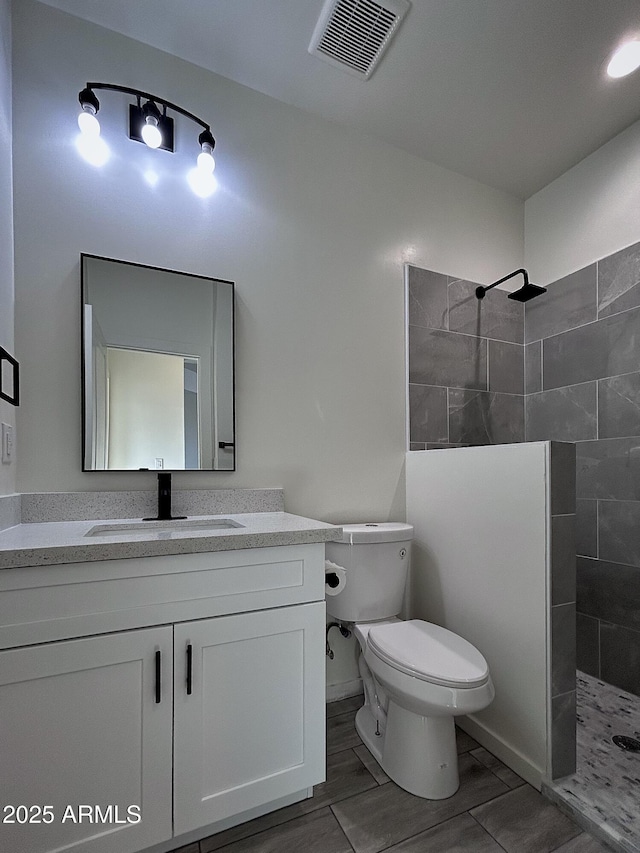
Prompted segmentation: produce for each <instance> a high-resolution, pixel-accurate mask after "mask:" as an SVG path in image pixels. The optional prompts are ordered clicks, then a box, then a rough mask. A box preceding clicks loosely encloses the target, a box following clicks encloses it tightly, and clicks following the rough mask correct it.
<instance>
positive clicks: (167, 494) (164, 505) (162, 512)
mask: <svg viewBox="0 0 640 853" xmlns="http://www.w3.org/2000/svg"><path fill="white" fill-rule="evenodd" d="M186 517H187V516H186V515H171V474H170V473H169V472H168V471H163V472H162V473H161V474H158V515H157V516H156V517H155V518H143V519H142V520H143V521H173V520H176V519H181V518H186Z"/></svg>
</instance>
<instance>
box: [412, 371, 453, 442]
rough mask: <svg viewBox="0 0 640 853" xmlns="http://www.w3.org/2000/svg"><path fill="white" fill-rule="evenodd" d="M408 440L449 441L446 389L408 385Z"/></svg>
mask: <svg viewBox="0 0 640 853" xmlns="http://www.w3.org/2000/svg"><path fill="white" fill-rule="evenodd" d="M409 438H410V441H411V442H427V441H435V442H441V441H448V440H449V436H448V420H447V389H446V388H437V387H433V386H431V385H409ZM422 449H424V446H423V448H422Z"/></svg>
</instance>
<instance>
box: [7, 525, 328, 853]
mask: <svg viewBox="0 0 640 853" xmlns="http://www.w3.org/2000/svg"><path fill="white" fill-rule="evenodd" d="M199 521H200V525H199V526H197V525H187V526H184V525H183V526H179V525H177V526H172V525H171V524H165V525H162V524H157V525H155V528H154V527H153V525H148V526H145V527H143V528H140V526H139V519H138V520H137V522H136V521H134V520H109V521H106V522H105V521H101V522H96V521H73V522H54V523H42V524H20V525H18V526H15V527H12V528H9V529H7V530H4V531H0V649H1V651H0V707H1V709H2V710H1V716H0V752H1V754H2V768H3V769H2V773H1V774H0V807H1V808H2V809H3V811H2V814H1V815H0V820H1V821H2V823H0V849H2V850H7V851H9V850H11V851H12V853H51V851H54V850H56V851H57V850H62V849H64V850H65V851H77V853H135V851H141V850H146V849H147V848H151V849H152V850H153V851H158V853H161V851H166V850H173V849H174V848H176V847H179V846H180V845H182V844H186V843H188V842H190V841H193V840H195V839H197V838H201V837H204V836H206V835H208V834H212V833H214V832H217V831H219V830H221V829H225V828H227V827H229V826H232V825H234V824H237V823H240V822H242V821H244V820H248V819H250V818H252V817H255V816H257V815H259V814H262V813H264V812H267V811H270V810H273V809H275V808H279V807H281V806H283V805H287V804H290V803H292V802H295V801H297V800H300V799H303V798H305V797H307V796H310V795H311V789H312V786H313V785H315V784H317V783H319V782H321V781H323V780H324V772H325V730H324V729H325V720H324V707H325V676H324V632H325V605H324V543H325V541H327V540H329V539H332V538H334V537H335V536H336V535H339V533H340V528H336V527H333V526H332V525H328V524H323V523H321V522H315V521H311V520H309V519H303V518H300V517H298V516H292V515H289V514H288V513H283V512H277V513H274V512H258V513H245V514H243V513H239V514H234V515H225V516H223V517H222V518H211V519H209V521H210V524H211V526H207V524H206V522H207V520H206V519H204V520H203V519H199ZM214 522H215V523H214ZM136 524H138V526H137V527H136V526H135V525H136Z"/></svg>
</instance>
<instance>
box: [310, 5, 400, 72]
mask: <svg viewBox="0 0 640 853" xmlns="http://www.w3.org/2000/svg"><path fill="white" fill-rule="evenodd" d="M410 5H411V4H410V3H409V2H408V0H384V2H382V3H377V2H375V0H328V2H327V3H325V5H324V6H323V9H322V12H321V14H320V18H319V20H318V23H317V24H316V28H315V30H314V32H313V36H312V38H311V44H310V45H309V53H312V54H314V55H315V56H318V57H319V58H320V59H324V60H325V61H326V62H329V63H331V65H335V66H337V67H338V68H342V69H343V70H345V71H349V72H350V73H351V74H356V75H357V76H358V77H364V78H365V79H366V78H369V77H370V76H371V74H372V73H373V70H374V68H375V67H376V65H377V64H378V62H379V61H380V59H381V58H382V55H383V53H384V52H385V50H386V49H387V47H388V46H389V42H390V41H391V39H392V37H393V35H394V33H395V32H396V30H397V29H398V27H399V25H400V22H401V21H402V19H403V18H404V16H405V15H406V14H407V12H408V11H409V6H410Z"/></svg>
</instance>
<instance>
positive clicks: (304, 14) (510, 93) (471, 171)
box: [43, 0, 640, 198]
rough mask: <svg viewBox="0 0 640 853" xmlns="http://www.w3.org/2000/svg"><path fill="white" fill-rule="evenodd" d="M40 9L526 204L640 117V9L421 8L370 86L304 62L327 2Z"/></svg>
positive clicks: (542, 3)
mask: <svg viewBox="0 0 640 853" xmlns="http://www.w3.org/2000/svg"><path fill="white" fill-rule="evenodd" d="M43 2H46V3H48V5H50V6H55V7H57V8H59V9H62V10H64V11H66V12H70V13H71V14H74V15H77V16H78V17H81V18H86V19H87V20H90V21H93V22H94V23H97V24H100V25H102V26H104V27H107V28H109V29H112V30H115V31H117V32H119V33H123V34H125V35H128V36H131V37H132V38H134V39H137V40H139V41H142V42H145V43H147V44H149V45H152V46H154V47H157V48H160V49H162V50H164V51H167V52H169V53H172V54H175V55H176V56H179V57H181V58H182V59H185V60H188V61H189V62H192V63H195V64H196V65H200V66H202V67H204V68H208V69H210V70H211V71H214V72H216V73H217V74H221V75H223V76H224V77H228V78H230V79H232V80H235V81H237V82H239V83H243V84H244V85H246V86H249V87H251V88H252V89H256V90H257V91H259V92H263V93H265V94H267V95H271V96H272V97H274V98H278V99H279V100H281V101H284V102H286V103H288V104H293V105H295V106H297V107H301V108H302V109H305V110H308V111H310V112H312V113H316V114H318V115H320V116H323V117H324V118H327V119H331V120H334V121H338V122H341V123H343V124H345V125H349V126H351V127H354V128H357V129H358V130H361V131H364V132H366V133H369V134H371V135H373V136H375V137H378V138H379V139H383V140H385V141H386V142H389V143H391V144H392V145H395V146H397V147H399V148H401V149H404V150H405V151H408V152H410V153H412V154H415V155H417V156H419V157H422V158H424V159H426V160H430V161H431V162H433V163H437V164H439V165H441V166H444V167H446V168H448V169H453V170H454V171H456V172H460V173H461V174H464V175H468V176H470V177H472V178H476V179H477V180H479V181H481V182H483V183H485V184H489V185H491V186H494V187H498V188H500V189H504V190H507V191H508V192H511V193H513V194H515V195H517V196H520V197H522V198H527V197H528V196H530V195H532V194H533V193H534V192H536V191H537V190H539V189H541V188H542V187H543V186H545V185H546V184H548V183H549V182H550V181H552V180H553V179H554V178H556V177H558V175H560V174H562V173H563V172H565V171H566V170H567V169H568V168H570V167H571V166H573V165H575V164H576V163H577V162H579V161H580V160H582V159H583V158H584V157H585V156H587V155H588V154H590V153H591V152H592V151H595V150H596V149H597V148H599V147H600V146H601V145H602V144H604V143H605V142H607V141H608V140H609V139H611V138H612V137H613V136H615V135H616V134H617V133H619V132H620V131H622V130H624V129H625V128H626V127H628V126H629V125H630V124H632V123H633V122H634V121H636V120H637V119H640V70H638V71H637V72H636V73H635V74H633V75H631V76H630V77H627V78H624V79H621V80H617V81H613V80H609V79H607V78H606V77H605V75H604V64H605V63H606V61H607V59H608V57H609V55H610V53H611V51H612V50H613V49H614V48H615V47H616V45H617V44H618V43H619V42H620V40H621V39H622V38H623V37H626V36H629V35H636V36H640V2H639V0H412V7H411V9H410V11H409V14H408V15H407V17H406V19H405V20H404V23H403V24H402V25H401V27H400V29H399V31H398V33H397V35H396V36H395V38H394V40H393V41H392V43H391V47H390V48H389V51H388V53H387V54H386V55H385V57H384V58H383V60H382V62H381V63H380V65H379V66H378V68H377V69H376V71H375V72H374V74H373V76H372V77H371V78H370V80H368V81H365V80H361V79H359V78H356V77H354V76H351V75H350V74H348V73H346V72H343V71H342V70H340V69H336V68H334V67H332V66H330V65H328V64H326V63H324V62H322V61H321V60H319V59H317V58H316V57H314V56H311V55H310V54H309V53H308V52H307V47H308V45H309V41H310V38H311V34H312V32H313V29H314V26H315V24H316V21H317V19H318V17H319V14H320V10H321V9H322V6H323V3H324V0H43ZM109 82H113V83H117V82H119V81H116V80H111V81H109ZM160 94H162V93H160Z"/></svg>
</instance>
